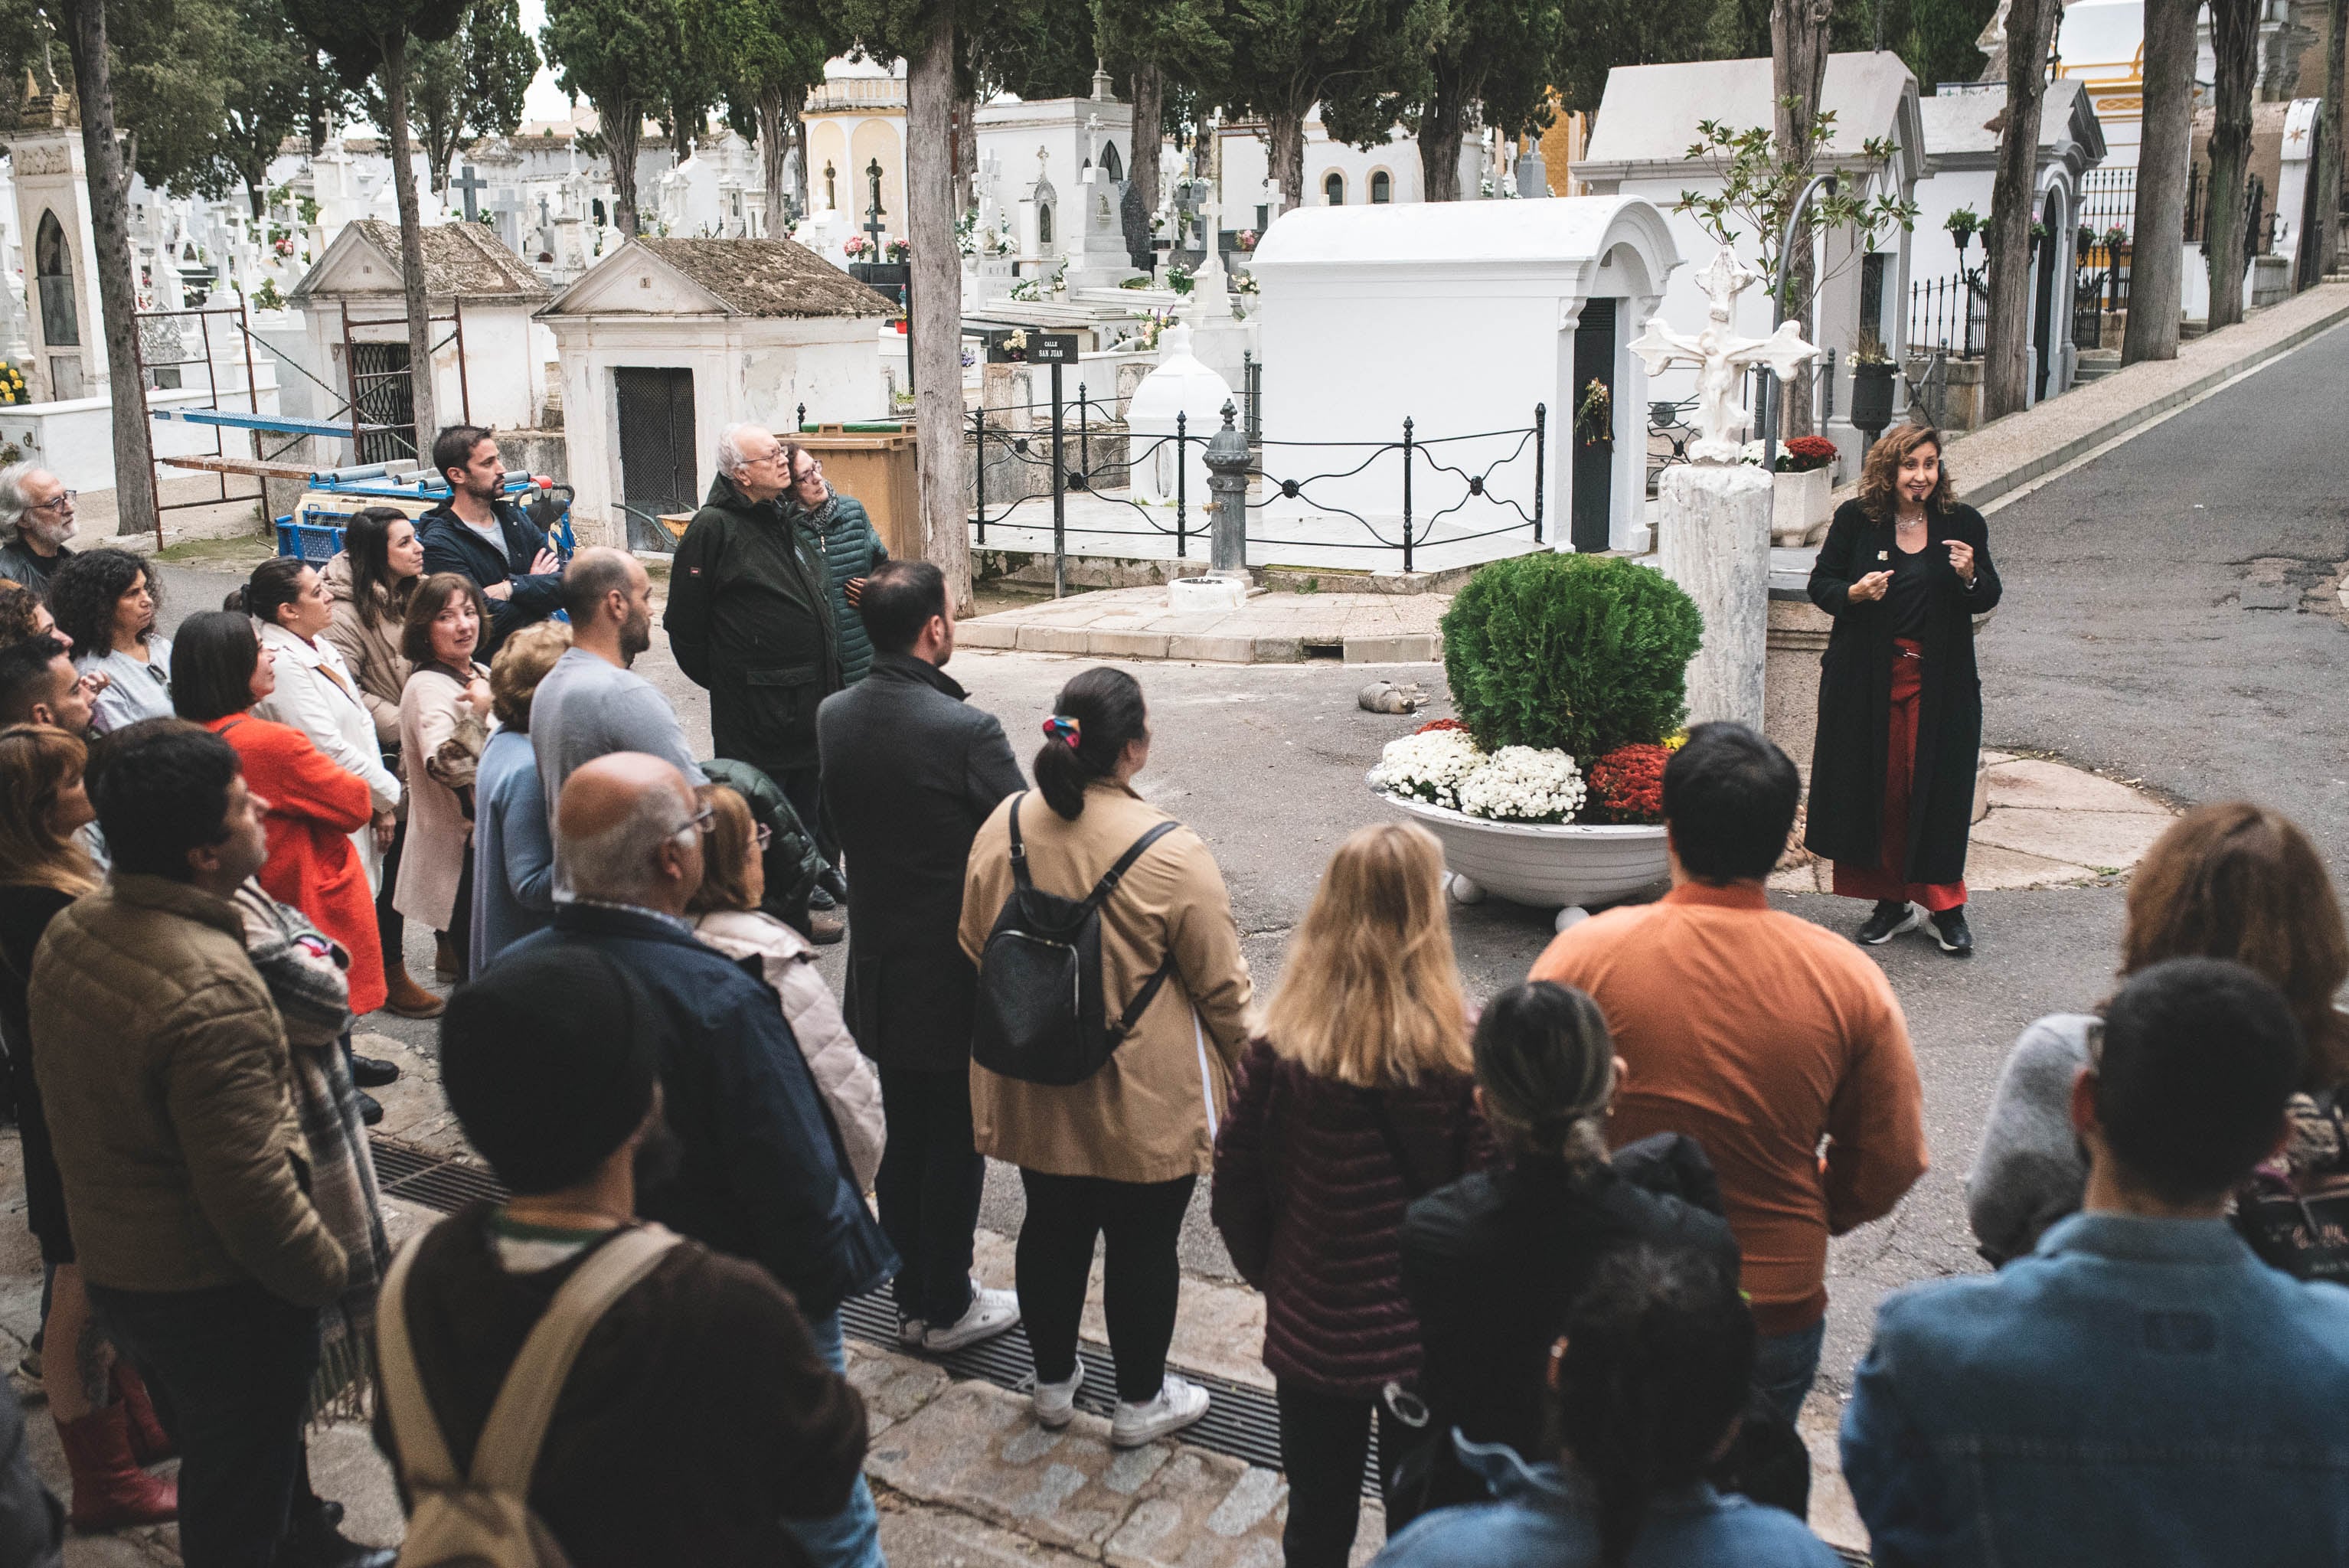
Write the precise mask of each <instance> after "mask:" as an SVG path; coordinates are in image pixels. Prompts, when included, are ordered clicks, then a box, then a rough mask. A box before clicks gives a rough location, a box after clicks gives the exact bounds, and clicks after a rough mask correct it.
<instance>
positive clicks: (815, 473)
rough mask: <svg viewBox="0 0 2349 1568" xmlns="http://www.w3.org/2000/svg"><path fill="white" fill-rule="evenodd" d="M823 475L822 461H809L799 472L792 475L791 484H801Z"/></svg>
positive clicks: (818, 478) (820, 477)
mask: <svg viewBox="0 0 2349 1568" xmlns="http://www.w3.org/2000/svg"><path fill="white" fill-rule="evenodd" d="M822 478H823V464H822V463H810V464H809V465H808V466H807V467H805V468H803V469H801V470H800V471H799V472H797V473H795V474H793V475H792V483H793V484H800V485H803V484H805V483H807V482H808V480H820V479H822Z"/></svg>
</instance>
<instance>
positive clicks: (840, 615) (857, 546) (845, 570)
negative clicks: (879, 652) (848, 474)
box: [789, 491, 889, 686]
mask: <svg viewBox="0 0 2349 1568" xmlns="http://www.w3.org/2000/svg"><path fill="white" fill-rule="evenodd" d="M789 510H790V511H791V516H792V521H793V522H796V523H798V524H799V525H800V526H801V527H802V528H804V529H806V530H808V531H811V532H812V533H813V534H814V535H815V536H816V537H817V538H818V539H820V540H822V541H823V559H824V563H825V565H826V567H827V568H828V571H827V573H826V576H825V583H826V584H827V585H828V586H829V587H830V588H831V590H832V620H833V625H835V626H837V627H839V628H840V675H841V679H842V680H843V682H845V683H846V684H847V685H849V686H854V685H855V684H856V683H857V682H858V681H861V680H863V679H864V676H865V672H866V671H868V670H870V669H871V668H872V667H873V639H872V638H870V637H868V636H866V635H865V634H864V616H863V615H861V614H857V612H856V610H855V608H854V606H853V605H851V604H850V603H849V602H848V585H849V583H853V582H854V581H855V580H856V579H857V578H859V577H870V576H872V575H873V569H874V567H876V566H878V565H880V564H881V563H882V562H885V561H886V560H888V559H889V547H888V546H887V545H885V544H883V543H882V542H881V535H880V534H879V533H877V532H875V531H874V527H873V520H872V519H871V518H869V517H867V516H865V515H864V502H862V501H860V500H855V499H854V497H850V496H844V495H842V494H840V493H839V492H837V491H834V492H833V495H832V496H831V497H830V498H828V499H827V500H825V501H824V503H823V505H822V506H820V507H817V508H816V509H815V510H814V511H807V510H805V509H804V508H802V507H800V506H798V505H797V504H796V503H794V504H792V506H791V507H790V509H789Z"/></svg>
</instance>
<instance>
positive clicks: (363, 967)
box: [171, 611, 386, 1014]
mask: <svg viewBox="0 0 2349 1568" xmlns="http://www.w3.org/2000/svg"><path fill="white" fill-rule="evenodd" d="M181 640H182V641H185V642H187V643H189V644H190V653H191V662H190V665H189V674H190V676H191V678H190V679H189V680H188V681H187V682H186V684H184V685H182V684H181V683H179V682H177V681H174V682H173V683H172V688H171V700H172V703H173V705H174V706H175V707H177V708H178V709H179V713H180V717H182V718H187V719H192V720H194V721H195V722H196V723H198V724H201V725H202V726H203V727H205V728H206V729H209V730H211V731H212V733H213V734H215V735H217V736H219V737H220V738H222V739H223V740H225V741H227V742H228V743H229V744H230V745H231V746H233V747H234V748H236V754H237V756H238V757H239V758H242V759H243V763H244V780H245V785H246V787H247V788H249V789H251V790H252V791H253V792H254V794H255V795H258V796H260V797H261V798H262V799H264V800H266V801H268V803H269V804H268V807H267V810H266V811H265V812H264V817H263V826H264V829H265V830H266V831H267V833H268V836H269V861H268V863H267V864H265V865H264V866H263V867H262V868H261V886H262V890H263V891H264V892H266V893H268V894H269V896H270V897H272V898H274V899H275V900H277V901H278V902H279V903H288V904H291V905H293V906H294V907H295V909H298V910H300V911H301V912H302V913H303V914H305V916H307V917H308V918H309V921H310V923H312V924H313V925H316V927H317V928H318V929H319V930H320V931H321V932H323V933H325V934H326V935H327V936H329V937H331V938H332V939H333V940H334V941H336V943H339V944H341V945H342V947H343V949H344V951H346V952H347V953H348V954H350V959H351V963H350V971H349V979H350V987H351V1011H352V1012H353V1013H356V1014H366V1013H371V1012H373V1011H375V1010H376V1009H377V1008H378V1007H380V1006H383V1003H384V996H385V994H386V993H385V986H384V975H383V945H382V943H381V942H380V940H379V939H378V937H377V935H376V923H375V894H374V892H372V891H371V890H370V889H369V888H368V886H367V866H366V865H365V864H364V863H363V862H362V861H360V859H359V854H358V851H357V850H356V849H354V848H352V847H351V840H350V835H351V834H353V833H355V832H357V830H359V829H361V828H364V827H366V826H367V824H368V822H369V821H371V820H373V819H374V816H375V803H374V800H373V799H372V798H371V797H370V796H369V795H368V793H367V780H366V779H361V778H360V777H359V776H358V775H357V774H356V773H350V772H347V771H345V770H344V769H341V768H338V767H336V765H335V764H334V763H333V762H331V761H329V760H328V759H327V758H326V753H324V752H322V751H320V750H319V749H318V748H317V747H316V745H315V744H313V743H312V741H311V739H310V738H309V737H308V736H306V735H305V734H303V733H302V732H301V731H300V730H298V729H295V728H293V727H291V726H288V725H283V724H277V723H274V722H272V721H271V720H269V719H265V718H255V717H253V715H252V713H251V712H250V711H248V710H249V709H251V708H252V707H253V705H254V703H256V702H259V701H260V700H261V699H262V698H264V697H265V696H268V695H269V694H270V693H271V692H273V691H274V690H275V689H276V686H277V678H276V673H275V671H274V669H273V668H272V659H271V654H270V651H269V649H268V648H267V647H266V646H265V645H263V644H262V642H261V641H260V639H259V637H258V636H257V635H255V634H254V629H253V622H252V620H251V618H250V617H248V616H244V615H239V614H230V613H228V612H226V611H212V612H207V613H206V614H198V615H191V616H189V617H188V619H187V621H186V623H185V624H183V625H182V626H181ZM174 646H177V644H175V645H174Z"/></svg>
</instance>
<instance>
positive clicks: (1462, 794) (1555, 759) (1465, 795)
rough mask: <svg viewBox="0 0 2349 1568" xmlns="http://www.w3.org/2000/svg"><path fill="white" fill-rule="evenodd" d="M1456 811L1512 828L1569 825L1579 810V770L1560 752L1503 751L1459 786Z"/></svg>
mask: <svg viewBox="0 0 2349 1568" xmlns="http://www.w3.org/2000/svg"><path fill="white" fill-rule="evenodd" d="M1455 794H1456V795H1457V797H1458V799H1459V803H1460V810H1463V811H1465V812H1466V813H1467V814H1468V815H1470V816H1472V817H1490V818H1494V819H1495V820H1507V821H1513V822H1571V821H1573V820H1574V819H1575V817H1576V816H1577V815H1578V813H1579V812H1580V811H1581V810H1582V794H1583V789H1582V770H1581V769H1578V768H1577V767H1576V766H1575V765H1574V758H1571V757H1568V755H1567V754H1566V753H1565V752H1563V751H1557V750H1540V749H1537V748H1533V747H1530V746H1504V747H1503V748H1500V749H1499V750H1498V751H1495V752H1494V753H1493V754H1492V755H1491V756H1490V757H1487V758H1485V760H1484V762H1483V764H1482V765H1481V766H1479V767H1478V768H1477V769H1476V770H1475V772H1473V773H1471V774H1469V775H1468V777H1467V778H1465V779H1462V780H1461V781H1460V784H1459V787H1458V789H1456V791H1455Z"/></svg>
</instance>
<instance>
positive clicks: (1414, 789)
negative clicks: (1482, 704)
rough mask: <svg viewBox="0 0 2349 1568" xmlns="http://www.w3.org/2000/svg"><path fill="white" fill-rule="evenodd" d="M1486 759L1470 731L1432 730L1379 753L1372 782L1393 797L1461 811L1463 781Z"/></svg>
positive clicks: (1389, 744) (1396, 741) (1392, 742)
mask: <svg viewBox="0 0 2349 1568" xmlns="http://www.w3.org/2000/svg"><path fill="white" fill-rule="evenodd" d="M1484 760H1485V754H1484V753H1483V752H1482V751H1479V750H1478V749H1477V748H1476V743H1475V741H1473V740H1471V739H1469V738H1468V735H1467V732H1466V731H1464V730H1458V729H1432V730H1429V731H1427V732H1426V733H1424V734H1421V735H1406V736H1404V737H1403V738H1402V739H1401V740H1390V741H1388V742H1387V744H1386V748H1385V749H1384V750H1382V751H1381V752H1380V753H1379V765H1378V767H1377V768H1376V769H1373V770H1372V772H1371V787H1372V788H1374V789H1383V790H1385V791H1387V792H1388V793H1389V794H1391V795H1408V796H1410V797H1411V798H1412V799H1414V800H1425V801H1426V802H1428V803H1429V804H1430V805H1433V806H1450V807H1452V808H1454V809H1455V810H1457V809H1458V807H1459V805H1460V797H1459V789H1460V785H1461V782H1462V781H1463V780H1464V779H1466V778H1467V777H1468V776H1469V775H1470V774H1471V773H1474V772H1475V770H1476V769H1477V768H1478V767H1479V766H1480V765H1481V764H1482V763H1483V762H1484Z"/></svg>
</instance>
